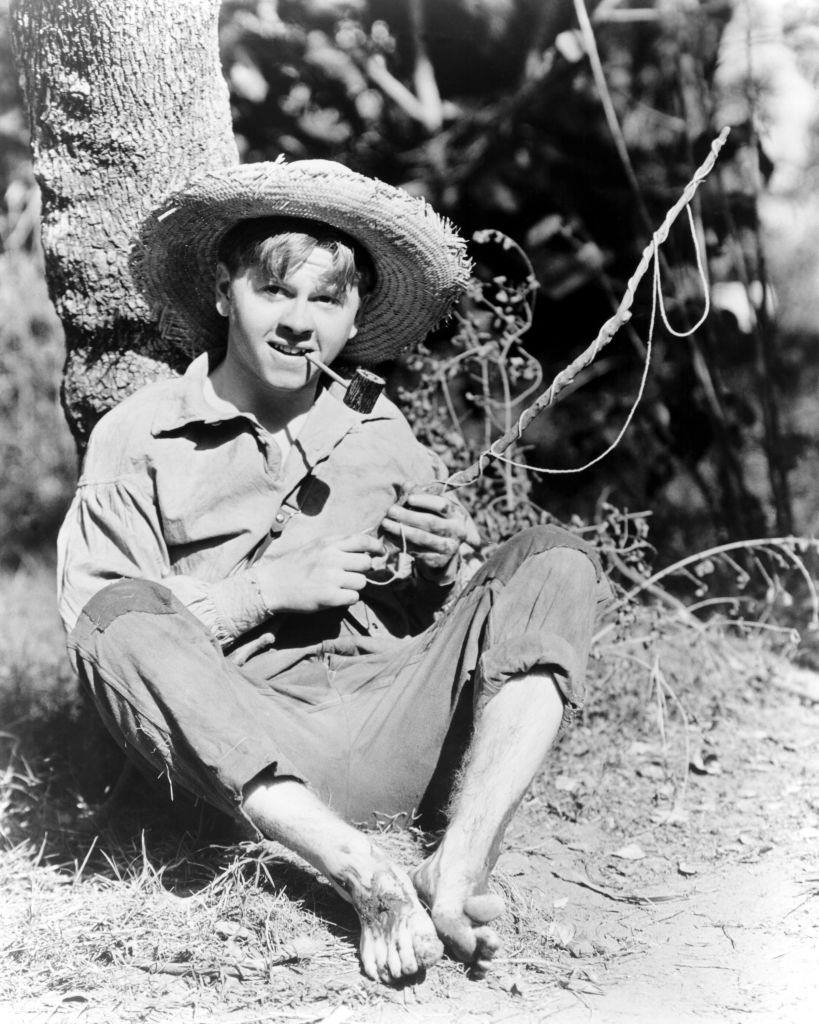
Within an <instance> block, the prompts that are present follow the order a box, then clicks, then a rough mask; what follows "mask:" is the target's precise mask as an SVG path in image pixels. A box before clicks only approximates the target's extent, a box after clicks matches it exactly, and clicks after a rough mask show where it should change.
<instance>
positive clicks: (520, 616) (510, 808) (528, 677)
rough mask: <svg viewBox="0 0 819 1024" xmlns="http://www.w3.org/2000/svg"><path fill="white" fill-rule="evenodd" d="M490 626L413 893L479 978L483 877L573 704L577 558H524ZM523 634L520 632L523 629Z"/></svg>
mask: <svg viewBox="0 0 819 1024" xmlns="http://www.w3.org/2000/svg"><path fill="white" fill-rule="evenodd" d="M509 556H511V552H509V553H508V555H507V564H506V565H504V564H503V561H502V560H501V561H500V565H499V567H498V577H497V578H498V579H501V580H502V582H503V587H502V589H500V590H499V591H498V592H497V593H496V596H495V599H494V601H493V607H492V611H491V612H490V614H489V617H488V619H487V628H486V634H487V635H486V638H485V642H484V653H483V655H482V656H481V658H480V660H479V663H478V671H477V672H476V684H475V685H476V692H475V695H474V700H475V706H476V709H477V710H476V726H475V733H474V737H473V740H472V744H471V746H470V748H469V750H468V751H467V755H466V758H465V760H464V767H463V769H462V773H461V781H460V785H459V786H458V787H457V788H456V792H455V795H454V798H453V800H452V802H451V806H450V816H449V824H448V827H447V830H446V832H445V834H444V838H443V841H442V843H441V845H440V847H439V848H438V850H437V851H436V852H435V853H434V854H433V855H432V857H430V858H429V859H428V860H427V861H426V862H425V863H424V864H423V865H421V867H420V868H419V869H418V871H417V872H416V873H415V876H414V881H415V884H416V887H417V889H418V891H419V894H420V895H421V898H422V899H423V900H424V902H425V903H426V905H427V906H429V907H430V910H431V913H432V919H433V922H434V923H435V926H436V928H437V929H438V933H439V935H440V936H441V938H442V939H443V941H444V943H445V944H446V945H447V946H448V948H449V949H450V951H451V952H452V953H453V954H454V955H455V956H456V957H457V958H458V959H460V960H462V961H464V962H466V963H470V964H472V965H473V966H474V967H475V968H476V969H477V970H478V972H479V973H480V972H482V971H484V970H485V969H486V967H487V966H488V963H489V961H490V960H491V958H492V957H493V956H494V954H495V953H496V952H497V949H498V938H497V935H496V934H495V932H494V930H493V929H491V928H488V927H486V925H487V924H488V922H489V921H491V920H492V918H494V917H496V916H497V915H498V914H499V913H500V912H501V910H502V909H503V903H502V901H501V900H500V899H499V897H497V896H493V895H490V894H488V893H487V880H488V877H489V874H490V872H491V871H492V869H493V867H494V865H495V862H496V860H497V858H498V854H499V852H500V844H501V841H502V839H503V835H504V832H505V830H506V827H507V826H508V824H509V821H510V820H511V818H512V815H513V814H514V812H515V810H516V808H517V807H518V805H519V803H520V801H521V799H522V797H523V795H524V793H525V792H526V789H527V788H528V786H529V785H530V783H531V781H532V779H533V778H534V776H535V774H536V773H537V771H538V769H539V768H540V767H541V765H542V763H543V760H544V758H545V756H546V754H547V752H548V750H549V749H550V747H551V745H552V743H553V742H554V739H555V737H556V736H557V733H558V730H559V728H560V724H561V721H562V718H563V709H564V703H565V702H569V701H578V700H579V699H580V694H581V693H582V673H583V670H584V667H585V660H586V652H587V650H588V645H589V640H590V637H591V630H592V624H593V621H594V614H595V606H596V601H597V597H598V596H599V595H600V593H601V591H600V590H599V584H598V583H597V582H596V578H595V570H594V567H593V565H592V562H591V561H590V560H589V559H588V558H587V557H586V555H585V554H583V553H581V552H579V551H572V550H568V549H565V548H563V549H558V550H552V551H546V552H540V553H536V554H532V555H528V556H526V557H525V558H524V560H523V561H522V563H518V564H517V565H516V566H514V568H513V569H512V571H511V572H510V566H509V564H508V561H509ZM522 628H523V632H521V629H522Z"/></svg>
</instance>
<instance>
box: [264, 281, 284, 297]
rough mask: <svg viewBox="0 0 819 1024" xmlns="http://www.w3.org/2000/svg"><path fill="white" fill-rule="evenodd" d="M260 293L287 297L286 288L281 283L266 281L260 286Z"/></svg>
mask: <svg viewBox="0 0 819 1024" xmlns="http://www.w3.org/2000/svg"><path fill="white" fill-rule="evenodd" d="M262 291H264V292H267V294H268V295H288V294H289V292H288V290H287V288H285V286H284V285H283V284H282V283H281V281H267V282H265V284H264V285H263V286H262Z"/></svg>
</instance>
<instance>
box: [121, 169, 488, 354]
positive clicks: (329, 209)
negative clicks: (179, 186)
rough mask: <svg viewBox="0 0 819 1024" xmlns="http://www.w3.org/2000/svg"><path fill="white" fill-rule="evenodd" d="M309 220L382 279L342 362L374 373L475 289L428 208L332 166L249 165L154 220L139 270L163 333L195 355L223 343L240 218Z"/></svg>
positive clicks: (190, 193) (453, 243)
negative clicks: (218, 289) (358, 254)
mask: <svg viewBox="0 0 819 1024" xmlns="http://www.w3.org/2000/svg"><path fill="white" fill-rule="evenodd" d="M270 216H284V217H302V218H307V219H310V220H314V221H320V222H322V223H325V224H329V225H331V226H332V227H335V228H338V229H339V230H340V231H343V232H345V233H346V234H348V235H350V236H352V237H353V238H354V239H355V240H356V241H357V242H358V243H359V244H360V245H362V246H363V247H364V248H365V249H366V251H367V252H368V254H369V256H370V258H371V260H372V262H373V266H374V268H375V274H376V280H375V285H374V287H373V289H372V292H371V293H370V294H369V295H368V296H367V301H366V307H365V313H364V316H363V317H362V321H361V323H360V324H359V329H358V333H357V335H356V336H355V338H353V339H352V340H351V341H350V342H348V344H347V346H346V347H345V349H344V359H345V360H346V361H349V362H355V363H358V364H360V365H364V366H367V365H370V366H371V365H376V364H378V363H380V362H383V361H385V360H388V359H392V358H394V357H395V356H397V355H398V354H399V353H400V352H401V351H403V350H405V349H408V348H410V347H412V346H413V345H414V344H416V343H417V342H419V341H422V340H423V339H424V338H425V337H426V336H427V334H428V333H429V332H430V331H431V330H432V329H433V328H434V327H436V326H437V325H438V324H439V323H440V322H441V321H442V320H443V319H445V317H446V316H447V315H448V314H449V313H450V312H451V310H452V307H453V306H454V304H455V303H456V302H457V301H458V299H459V298H460V296H461V295H462V294H463V291H464V288H465V287H466V284H467V282H468V280H469V274H470V269H471V264H470V261H469V258H468V256H467V253H466V243H465V241H464V239H463V238H461V236H460V235H458V233H457V232H456V231H455V229H454V228H453V226H452V225H451V224H450V223H449V222H448V221H447V220H446V219H445V218H443V217H441V216H439V215H438V214H437V213H436V212H435V211H434V210H433V209H432V207H431V206H430V205H429V204H428V203H427V202H426V201H425V200H423V199H420V198H417V197H415V196H411V195H410V194H409V193H407V192H405V191H404V190H402V189H399V188H395V187H394V186H392V185H387V184H386V183H384V182H381V181H378V180H376V179H373V178H368V177H365V176H364V175H361V174H357V173H356V172H354V171H351V170H349V169H348V168H346V167H344V166H343V165H342V164H338V163H335V162H333V161H329V160H299V161H295V162H293V163H286V162H285V161H283V160H279V161H275V162H270V163H256V164H244V165H242V166H239V167H232V168H227V169H224V170H219V171H216V172H211V173H209V174H207V175H205V176H203V177H200V178H197V179H195V180H194V181H192V182H191V183H190V184H188V185H187V186H186V187H185V188H184V189H183V190H182V191H180V192H178V193H176V194H175V195H172V196H171V197H169V198H168V199H167V200H166V201H165V202H164V203H163V204H162V206H161V207H160V208H159V209H158V210H156V211H155V212H154V213H153V214H152V215H151V217H150V218H149V220H148V221H147V222H146V225H145V227H144V230H143V231H142V233H141V236H140V240H139V245H138V251H137V252H136V253H135V259H134V260H133V263H132V266H133V268H134V274H135V279H136V281H137V284H138V286H139V287H140V288H141V290H142V291H143V293H144V294H145V296H146V298H147V299H148V301H149V303H150V305H151V308H152V310H153V312H154V314H155V315H156V316H157V318H158V320H159V323H160V329H161V330H162V333H163V335H164V336H165V337H166V338H168V339H169V340H171V341H173V342H174V343H176V344H179V345H182V346H183V347H184V348H186V349H187V350H189V351H190V352H191V354H193V353H194V352H196V351H201V350H202V349H205V348H213V347H215V346H216V345H218V344H220V343H223V341H224V321H223V320H222V318H221V317H219V315H218V313H217V312H216V309H215V306H214V286H215V276H216V266H217V261H218V250H219V245H220V242H221V240H222V238H223V237H224V235H225V234H226V232H227V231H229V230H230V229H231V228H232V227H233V226H234V225H235V224H237V223H238V222H239V221H240V220H248V219H252V218H258V217H270Z"/></svg>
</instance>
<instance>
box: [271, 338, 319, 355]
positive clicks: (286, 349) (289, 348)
mask: <svg viewBox="0 0 819 1024" xmlns="http://www.w3.org/2000/svg"><path fill="white" fill-rule="evenodd" d="M267 344H268V347H269V348H272V349H273V350H274V351H275V352H279V353H280V354H281V355H283V356H291V357H293V358H298V359H304V358H305V357H306V356H307V353H308V351H309V349H306V348H301V347H300V346H298V345H288V344H286V343H285V342H280V341H269V342H268V343H267Z"/></svg>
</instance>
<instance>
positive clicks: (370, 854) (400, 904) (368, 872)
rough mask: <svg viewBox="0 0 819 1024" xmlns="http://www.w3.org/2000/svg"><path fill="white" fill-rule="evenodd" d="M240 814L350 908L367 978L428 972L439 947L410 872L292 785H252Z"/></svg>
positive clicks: (296, 784) (286, 782)
mask: <svg viewBox="0 0 819 1024" xmlns="http://www.w3.org/2000/svg"><path fill="white" fill-rule="evenodd" d="M244 811H245V813H246V814H247V815H248V817H249V818H250V820H251V821H252V822H253V823H254V825H256V827H257V828H258V829H259V831H260V832H262V833H263V834H264V835H265V836H267V837H268V838H269V839H275V840H277V841H278V842H280V843H282V844H283V845H284V846H286V847H288V849H291V850H293V851H294V852H295V853H298V854H299V856H301V857H303V858H304V859H305V860H306V861H308V862H309V863H310V864H312V865H313V867H315V868H316V869H317V870H319V871H320V872H321V873H322V874H323V875H325V876H326V877H327V878H328V879H329V881H330V882H331V884H332V885H333V887H334V888H335V889H336V890H337V891H338V892H339V893H340V894H341V895H342V896H343V897H344V899H346V900H348V901H349V902H350V903H352V905H353V907H354V908H355V910H356V913H357V914H358V916H359V919H360V921H361V941H360V945H359V954H360V957H361V966H362V968H363V970H364V973H365V974H366V975H367V977H369V978H372V979H374V980H375V979H380V980H381V981H383V982H391V981H397V980H399V979H401V978H402V977H406V976H411V975H413V974H417V972H418V971H419V970H422V969H424V968H426V967H431V966H432V964H434V963H435V962H436V961H437V960H439V959H440V957H441V955H442V954H443V951H444V950H443V946H442V945H441V942H440V941H439V939H438V936H437V935H436V932H435V927H434V926H433V923H432V921H431V920H430V918H429V915H428V914H427V913H426V911H425V910H424V909H423V907H422V906H421V904H420V902H419V900H418V896H417V895H416V892H415V889H414V888H413V884H412V881H411V880H410V877H409V875H408V874H407V873H406V871H404V870H403V869H402V868H400V867H398V866H397V865H396V864H393V863H391V862H390V860H389V859H388V858H387V857H386V856H385V855H384V853H382V852H381V851H380V850H379V849H378V847H377V846H376V845H375V844H374V843H372V842H370V840H369V838H368V837H367V836H366V835H365V834H364V833H363V832H359V831H358V829H355V828H353V826H352V825H348V824H347V822H345V821H342V819H341V818H338V817H337V816H336V815H335V814H333V812H332V811H331V810H330V809H329V808H328V807H327V806H326V805H325V804H323V803H322V802H321V801H320V800H319V799H318V797H316V796H314V794H313V793H311V792H310V791H309V790H308V789H307V788H306V787H305V786H303V785H302V784H301V783H299V782H296V781H294V780H280V781H275V782H266V781H264V780H260V781H255V782H253V783H251V784H250V785H249V786H248V787H247V789H246V795H245V799H244Z"/></svg>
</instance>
